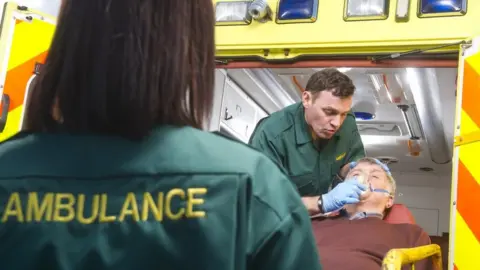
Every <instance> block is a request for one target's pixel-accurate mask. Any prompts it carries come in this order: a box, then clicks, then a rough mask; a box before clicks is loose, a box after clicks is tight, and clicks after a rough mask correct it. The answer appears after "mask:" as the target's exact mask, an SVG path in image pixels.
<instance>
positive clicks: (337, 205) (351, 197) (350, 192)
mask: <svg viewBox="0 0 480 270" xmlns="http://www.w3.org/2000/svg"><path fill="white" fill-rule="evenodd" d="M366 190H367V187H366V186H365V185H363V184H360V183H359V182H358V180H357V179H356V178H350V179H347V180H345V181H344V182H342V183H340V184H338V185H337V186H336V187H335V188H334V189H332V190H331V191H330V192H328V193H327V194H324V195H322V207H323V212H324V213H328V212H332V211H336V210H340V209H342V207H343V206H345V205H346V204H354V203H358V202H360V194H361V193H362V192H363V191H366Z"/></svg>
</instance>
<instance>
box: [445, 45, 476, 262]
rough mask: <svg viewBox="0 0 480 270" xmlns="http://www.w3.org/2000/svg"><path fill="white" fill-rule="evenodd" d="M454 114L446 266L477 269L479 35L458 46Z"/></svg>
mask: <svg viewBox="0 0 480 270" xmlns="http://www.w3.org/2000/svg"><path fill="white" fill-rule="evenodd" d="M459 60H460V61H459V66H458V77H457V105H456V116H455V143H454V144H455V146H454V147H455V149H454V155H453V162H452V163H453V175H452V182H453V185H452V198H451V203H452V204H451V214H450V217H451V219H450V254H449V262H450V265H449V269H458V270H469V269H479V265H480V258H479V257H478V254H480V219H479V217H478V211H479V210H478V209H479V208H478V207H479V205H480V162H479V161H480V158H479V155H480V37H477V38H474V39H473V40H472V41H471V43H470V44H466V45H462V47H461V49H460V56H459Z"/></svg>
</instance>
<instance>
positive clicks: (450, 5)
mask: <svg viewBox="0 0 480 270" xmlns="http://www.w3.org/2000/svg"><path fill="white" fill-rule="evenodd" d="M466 11H467V0H421V2H420V10H419V13H420V15H423V14H442V15H444V14H446V13H457V14H459V15H460V14H461V15H463V14H465V13H466Z"/></svg>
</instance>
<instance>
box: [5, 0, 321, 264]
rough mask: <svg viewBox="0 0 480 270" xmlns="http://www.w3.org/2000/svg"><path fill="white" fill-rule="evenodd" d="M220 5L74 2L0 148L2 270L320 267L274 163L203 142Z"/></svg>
mask: <svg viewBox="0 0 480 270" xmlns="http://www.w3.org/2000/svg"><path fill="white" fill-rule="evenodd" d="M214 45H215V44H214V14H213V7H212V2H211V1H210V0H195V1H179V0H161V1H159V0H115V1H112V0H64V1H63V4H62V8H61V11H60V15H59V18H58V25H57V28H56V33H55V35H54V38H53V40H52V45H51V49H50V51H49V54H48V57H47V59H46V62H45V65H44V67H43V69H42V71H41V74H40V75H39V77H38V81H37V82H36V84H35V87H34V89H33V90H32V91H33V92H32V94H31V96H30V98H29V103H28V110H27V115H26V121H27V122H26V129H25V130H24V131H22V132H20V133H18V134H17V135H15V136H14V137H12V138H11V139H9V140H7V141H6V142H4V143H2V144H1V145H0V214H1V223H2V224H1V234H0V243H1V244H0V247H1V248H0V257H1V258H2V266H1V268H2V269H22V270H32V269H51V270H66V269H76V270H80V269H84V270H96V269H116V270H123V269H129V270H132V269H142V270H149V269H152V270H153V269H172V270H173V269H222V270H229V269H262V270H264V269H276V270H281V269H285V270H286V269H289V270H290V269H320V266H319V264H318V261H319V259H318V255H317V251H316V247H315V243H314V239H313V235H312V228H311V223H310V219H309V217H308V214H307V211H306V210H305V207H304V206H303V205H302V201H301V199H300V197H299V196H298V194H297V192H296V190H295V187H294V186H293V185H292V184H291V183H290V181H289V180H288V178H287V177H286V176H285V175H284V174H283V173H282V172H281V170H280V169H279V168H278V167H277V166H276V165H275V164H274V163H273V162H272V161H270V159H269V158H267V157H266V156H264V155H263V154H261V153H259V152H256V151H255V150H252V149H250V148H248V146H245V145H243V144H241V143H237V142H233V141H230V140H228V139H226V138H223V137H220V136H217V135H214V134H210V133H207V132H203V131H202V130H201V128H202V127H203V126H205V123H204V121H205V119H208V116H209V112H210V109H211V108H212V95H213V80H214Z"/></svg>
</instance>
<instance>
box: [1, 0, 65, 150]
mask: <svg viewBox="0 0 480 270" xmlns="http://www.w3.org/2000/svg"><path fill="white" fill-rule="evenodd" d="M55 24H56V21H55V18H53V17H52V16H49V15H47V14H44V13H41V12H37V11H34V10H29V9H28V7H25V6H19V5H17V4H16V3H12V2H7V3H5V6H4V9H3V16H2V18H1V28H0V31H1V32H0V97H1V109H0V141H3V140H5V139H7V138H8V137H10V136H12V135H14V134H15V133H16V132H18V131H19V130H20V129H21V128H22V123H23V115H24V112H25V104H26V99H27V96H28V91H29V86H30V84H31V82H32V81H33V80H34V78H35V76H36V74H38V72H39V70H40V67H41V65H42V64H43V63H44V61H45V57H46V55H47V51H48V48H49V47H50V42H51V40H52V37H53V34H54V32H55Z"/></svg>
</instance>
